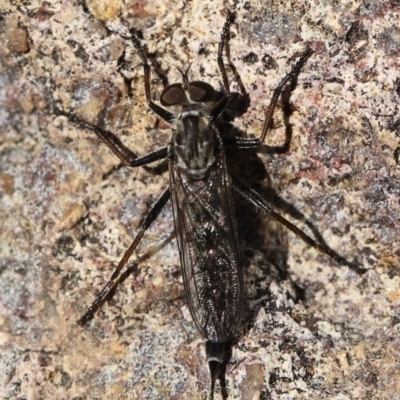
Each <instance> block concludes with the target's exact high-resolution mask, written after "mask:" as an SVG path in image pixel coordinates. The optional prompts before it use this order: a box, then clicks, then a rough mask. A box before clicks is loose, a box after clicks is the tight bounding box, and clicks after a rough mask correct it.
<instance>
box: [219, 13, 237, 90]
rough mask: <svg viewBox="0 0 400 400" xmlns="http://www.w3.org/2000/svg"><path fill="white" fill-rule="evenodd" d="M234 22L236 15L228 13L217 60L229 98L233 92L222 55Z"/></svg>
mask: <svg viewBox="0 0 400 400" xmlns="http://www.w3.org/2000/svg"><path fill="white" fill-rule="evenodd" d="M234 20H235V13H234V12H230V11H228V15H227V17H226V20H225V24H224V27H223V28H222V34H221V41H220V42H219V44H218V58H217V61H218V67H219V70H220V71H221V75H222V80H223V82H224V90H225V94H226V96H227V97H229V96H230V94H231V91H230V88H229V80H228V76H227V74H226V68H225V65H224V60H223V58H222V54H223V51H224V48H227V45H228V40H229V27H230V26H231V24H232V23H233V21H234Z"/></svg>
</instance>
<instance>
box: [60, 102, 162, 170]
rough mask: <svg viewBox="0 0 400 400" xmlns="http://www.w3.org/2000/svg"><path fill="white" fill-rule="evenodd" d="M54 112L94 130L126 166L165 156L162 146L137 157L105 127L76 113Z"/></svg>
mask: <svg viewBox="0 0 400 400" xmlns="http://www.w3.org/2000/svg"><path fill="white" fill-rule="evenodd" d="M53 112H54V114H56V115H61V116H63V117H67V118H68V119H69V120H70V121H71V122H73V123H75V124H77V125H78V126H79V127H80V128H85V129H89V130H91V131H92V132H94V133H95V134H96V135H97V136H98V137H99V139H100V140H101V141H102V142H103V143H105V144H106V145H107V146H108V147H109V148H110V149H111V151H112V152H113V153H114V154H115V155H116V156H117V157H118V158H119V159H120V160H121V161H122V162H123V163H124V164H125V165H126V166H128V167H139V166H143V165H147V164H150V163H152V162H155V161H158V160H162V159H164V158H166V157H167V153H168V149H167V147H163V148H161V149H159V150H156V151H154V152H152V153H150V154H147V155H145V156H143V157H138V156H137V155H136V154H135V153H134V152H133V151H131V150H129V149H128V148H127V147H126V146H125V145H124V144H123V143H122V142H121V140H120V139H118V137H117V136H115V135H114V134H113V133H112V132H110V131H109V130H107V129H103V128H100V127H98V126H94V125H91V124H88V123H87V122H85V121H83V120H81V119H80V118H78V117H77V116H76V115H74V114H71V113H68V112H66V111H63V110H61V109H59V108H54V110H53Z"/></svg>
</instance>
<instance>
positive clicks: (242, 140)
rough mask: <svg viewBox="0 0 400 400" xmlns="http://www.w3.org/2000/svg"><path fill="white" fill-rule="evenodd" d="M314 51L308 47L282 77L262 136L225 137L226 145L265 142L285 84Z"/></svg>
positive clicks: (253, 144)
mask: <svg viewBox="0 0 400 400" xmlns="http://www.w3.org/2000/svg"><path fill="white" fill-rule="evenodd" d="M312 53H313V51H312V50H311V49H310V48H309V47H308V48H307V49H306V51H305V52H304V53H303V54H302V56H301V57H300V58H299V60H298V61H297V63H296V64H295V65H294V67H293V68H292V70H291V71H290V72H289V73H288V74H287V75H286V76H285V77H284V78H283V79H282V81H281V82H280V83H279V85H278V86H277V87H276V88H275V90H274V94H273V96H272V99H271V102H270V104H269V107H268V111H267V113H266V116H265V121H264V125H263V129H262V132H261V135H260V137H258V138H255V139H248V138H242V137H235V138H224V143H225V144H226V145H229V146H234V147H237V148H240V149H246V148H247V149H248V148H254V147H258V146H259V145H260V144H262V143H263V141H264V140H265V137H266V136H267V133H268V131H269V130H270V128H271V126H272V116H273V114H274V110H275V107H276V104H277V102H278V99H279V96H280V95H281V93H282V91H283V89H284V87H285V85H286V84H287V83H288V82H289V81H290V80H291V79H293V78H295V77H296V76H297V75H298V74H299V73H300V70H301V68H303V66H304V64H305V63H306V61H307V59H308V58H309V57H310V55H311V54H312Z"/></svg>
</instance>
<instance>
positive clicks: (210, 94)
mask: <svg viewBox="0 0 400 400" xmlns="http://www.w3.org/2000/svg"><path fill="white" fill-rule="evenodd" d="M188 90H189V96H190V99H191V100H192V101H195V102H196V103H206V102H207V101H214V100H215V96H216V92H215V90H214V88H213V87H212V86H211V85H209V84H208V83H205V82H201V81H194V82H190V84H189V89H188Z"/></svg>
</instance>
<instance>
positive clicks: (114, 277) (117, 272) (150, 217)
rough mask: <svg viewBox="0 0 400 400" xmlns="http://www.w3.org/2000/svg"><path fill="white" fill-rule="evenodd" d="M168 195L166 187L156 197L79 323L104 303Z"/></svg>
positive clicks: (89, 318)
mask: <svg viewBox="0 0 400 400" xmlns="http://www.w3.org/2000/svg"><path fill="white" fill-rule="evenodd" d="M170 197H171V191H170V190H169V187H168V188H167V189H166V190H165V191H164V193H163V194H162V195H161V196H160V197H159V198H158V200H157V201H156V203H155V204H154V205H153V207H152V208H151V210H150V212H149V213H148V214H147V216H146V218H145V219H144V221H143V222H142V224H141V227H140V230H139V232H138V233H137V234H136V237H135V239H134V240H133V242H132V244H131V245H130V246H129V249H128V250H127V251H126V253H125V254H124V256H123V257H122V259H121V261H120V262H119V264H118V265H117V268H115V270H114V272H113V274H112V275H111V278H110V280H109V281H108V282H107V284H106V285H105V286H104V288H103V290H102V291H101V292H100V294H99V295H98V296H97V298H96V300H95V301H94V302H93V304H92V305H91V306H90V307H89V309H88V310H87V311H86V313H85V314H84V315H83V316H82V317H81V318H80V319H79V321H78V324H79V325H85V324H86V323H87V322H88V321H90V320H91V319H92V318H93V315H94V313H95V312H96V311H97V310H98V309H99V307H101V305H102V304H103V303H104V301H105V300H106V298H107V296H108V295H109V293H110V292H111V291H113V290H114V289H115V287H116V286H117V285H118V282H119V279H120V276H121V270H122V268H123V267H124V266H125V265H126V263H127V262H128V261H129V258H130V257H131V256H132V254H133V252H134V251H135V249H136V247H137V246H138V244H139V243H140V241H141V239H142V237H143V235H144V233H145V232H146V230H147V229H148V228H149V227H150V225H151V224H152V223H153V222H154V221H155V220H156V219H157V217H158V215H159V214H160V212H161V211H162V209H163V208H164V207H165V205H166V204H167V202H168V200H169V199H170Z"/></svg>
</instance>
